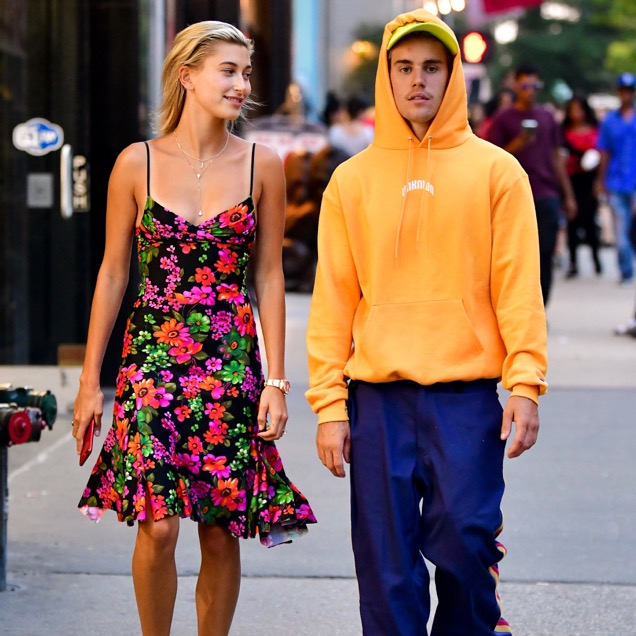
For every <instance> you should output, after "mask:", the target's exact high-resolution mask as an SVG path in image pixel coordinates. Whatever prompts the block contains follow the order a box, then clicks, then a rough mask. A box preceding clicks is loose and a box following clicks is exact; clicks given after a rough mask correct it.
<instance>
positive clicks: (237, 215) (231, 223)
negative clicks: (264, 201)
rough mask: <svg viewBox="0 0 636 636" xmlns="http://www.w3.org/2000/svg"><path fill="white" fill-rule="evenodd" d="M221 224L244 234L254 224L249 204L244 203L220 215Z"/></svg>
mask: <svg viewBox="0 0 636 636" xmlns="http://www.w3.org/2000/svg"><path fill="white" fill-rule="evenodd" d="M219 225H220V226H221V227H229V228H232V229H233V230H234V231H235V232H236V233H237V234H242V233H243V232H245V230H249V229H251V228H252V227H253V226H254V219H253V218H252V216H251V214H249V209H248V207H247V205H245V204H244V203H243V204H240V205H235V206H234V207H233V208H230V209H229V210H226V211H225V212H223V214H221V215H220V216H219Z"/></svg>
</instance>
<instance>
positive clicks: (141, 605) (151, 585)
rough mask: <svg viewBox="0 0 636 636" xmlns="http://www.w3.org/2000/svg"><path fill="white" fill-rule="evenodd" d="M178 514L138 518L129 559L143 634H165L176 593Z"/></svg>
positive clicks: (170, 618)
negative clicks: (130, 559) (151, 518)
mask: <svg viewBox="0 0 636 636" xmlns="http://www.w3.org/2000/svg"><path fill="white" fill-rule="evenodd" d="M178 536H179V517H177V516H173V517H167V518H166V519H160V520H159V521H152V520H151V521H141V522H140V523H139V524H138V529H137V542H136V543H135V551H134V553H133V559H132V573H133V583H134V585H135V597H136V599H137V611H138V612H139V620H140V621H141V632H142V634H143V636H164V635H165V636H169V634H170V625H171V624H172V614H173V612H174V602H175V598H176V595H177V566H176V563H175V559H174V551H175V548H176V545H177V537H178Z"/></svg>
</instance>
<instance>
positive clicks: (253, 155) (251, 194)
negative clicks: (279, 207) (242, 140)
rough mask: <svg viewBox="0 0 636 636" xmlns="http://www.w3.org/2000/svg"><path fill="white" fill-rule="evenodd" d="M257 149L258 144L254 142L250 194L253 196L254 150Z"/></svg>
mask: <svg viewBox="0 0 636 636" xmlns="http://www.w3.org/2000/svg"><path fill="white" fill-rule="evenodd" d="M255 151H256V144H252V167H251V170H250V196H252V189H253V187H254V152H255Z"/></svg>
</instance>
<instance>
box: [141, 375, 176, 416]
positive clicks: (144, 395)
mask: <svg viewBox="0 0 636 636" xmlns="http://www.w3.org/2000/svg"><path fill="white" fill-rule="evenodd" d="M133 391H134V392H135V398H136V402H137V409H141V408H142V407H144V406H150V407H152V408H155V409H156V408H159V407H160V406H168V404H170V401H171V400H172V395H171V394H170V393H166V390H165V389H164V388H163V387H160V388H157V387H155V381H154V380H153V379H152V378H148V379H146V380H141V382H137V383H135V384H133Z"/></svg>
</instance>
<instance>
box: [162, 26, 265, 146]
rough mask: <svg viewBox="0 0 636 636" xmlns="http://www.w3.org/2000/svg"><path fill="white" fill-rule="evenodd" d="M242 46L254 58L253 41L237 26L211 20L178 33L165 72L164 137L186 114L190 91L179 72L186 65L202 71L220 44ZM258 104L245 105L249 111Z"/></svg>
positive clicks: (163, 83)
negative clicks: (202, 67) (206, 60)
mask: <svg viewBox="0 0 636 636" xmlns="http://www.w3.org/2000/svg"><path fill="white" fill-rule="evenodd" d="M221 43H227V44H238V45H240V46H244V47H245V48H246V49H247V50H248V52H249V54H250V57H251V56H252V53H253V52H254V43H253V42H252V40H249V39H248V38H246V37H245V35H243V33H241V31H239V30H238V29H237V28H236V27H235V26H233V25H231V24H227V23H226V22H217V21H214V20H207V21H204V22H196V23H195V24H192V25H190V26H189V27H187V28H185V29H183V31H180V32H179V33H178V34H177V37H176V38H175V40H174V44H173V45H172V49H171V50H170V52H169V53H168V55H167V56H166V59H165V60H164V63H163V71H162V73H161V89H162V94H163V101H162V103H161V106H160V107H159V108H158V109H157V118H156V128H157V130H158V132H160V133H161V134H163V135H167V134H169V133H171V132H172V131H173V130H174V129H175V128H176V127H177V124H178V123H179V120H180V119H181V114H182V113H183V105H184V103H185V97H186V90H185V88H184V87H183V85H182V84H181V82H180V81H179V69H180V68H181V67H182V66H188V67H189V68H192V69H196V68H199V67H200V66H201V65H202V64H203V62H204V60H205V58H206V57H207V56H208V55H210V54H212V53H213V52H214V48H215V47H216V45H217V44H221ZM254 103H255V102H254V101H252V100H250V99H249V98H248V99H246V100H245V102H244V103H243V108H242V109H241V113H243V111H244V110H248V109H249V108H250V107H251V106H252V105H253V104H254Z"/></svg>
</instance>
